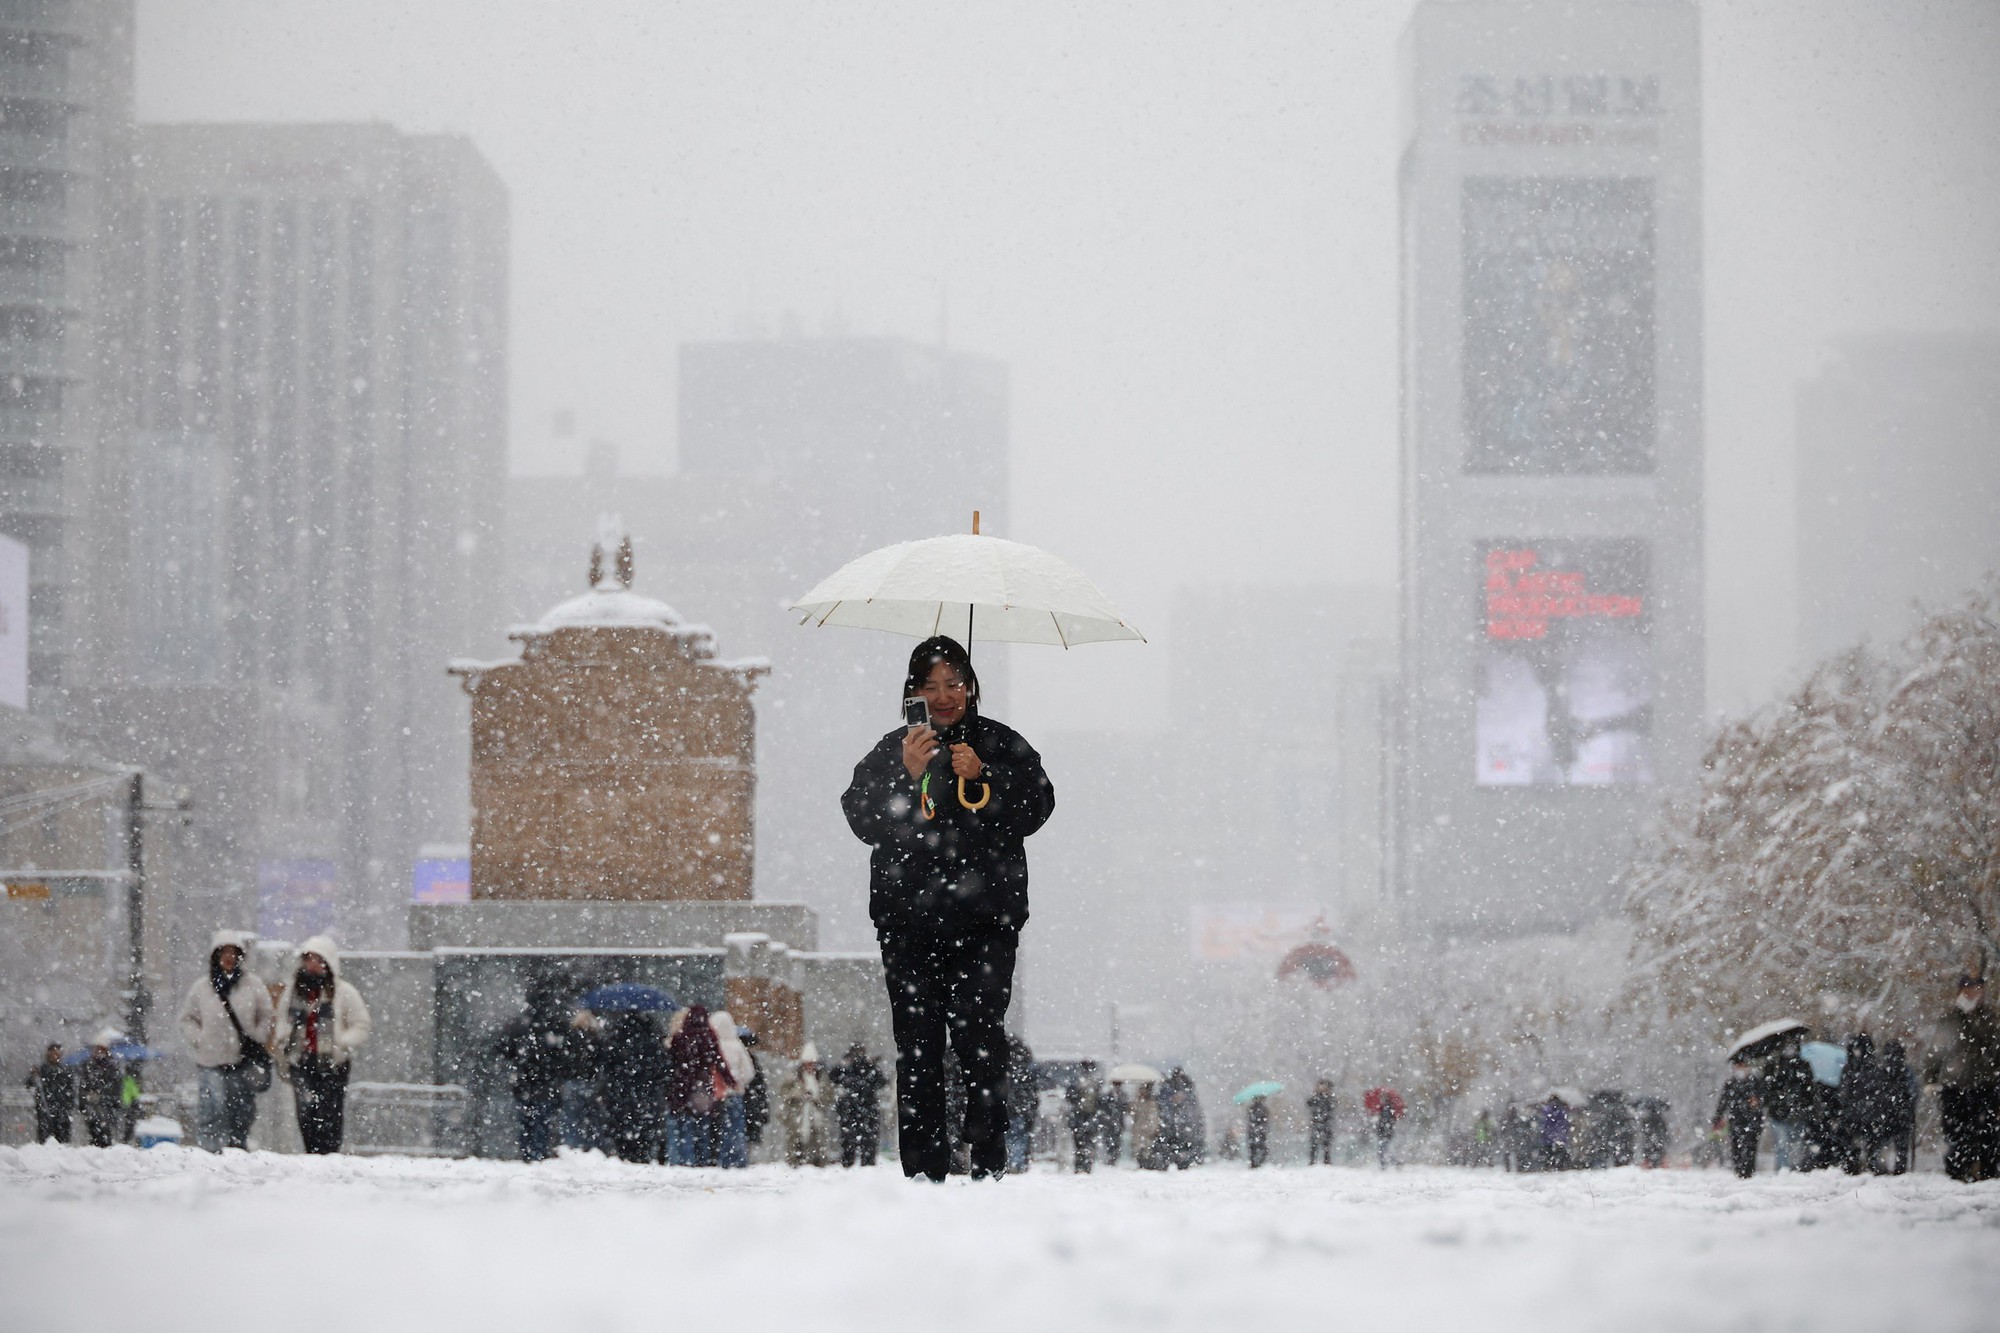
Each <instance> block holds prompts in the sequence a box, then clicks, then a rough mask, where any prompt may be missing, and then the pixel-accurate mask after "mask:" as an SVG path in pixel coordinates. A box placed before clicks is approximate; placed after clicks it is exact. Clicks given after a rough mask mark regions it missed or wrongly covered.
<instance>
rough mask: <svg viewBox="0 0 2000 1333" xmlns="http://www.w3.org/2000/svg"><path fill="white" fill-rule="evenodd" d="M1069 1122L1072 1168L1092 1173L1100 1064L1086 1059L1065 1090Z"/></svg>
mask: <svg viewBox="0 0 2000 1333" xmlns="http://www.w3.org/2000/svg"><path fill="white" fill-rule="evenodd" d="M1063 1113H1064V1119H1065V1120H1066V1121H1067V1122H1068V1124H1069V1141H1070V1149H1071V1151H1070V1169H1071V1170H1073V1171H1075V1172H1076V1173H1077V1174H1078V1175H1089V1174H1090V1169H1091V1167H1092V1166H1093V1165H1095V1164H1096V1162H1097V1066H1096V1065H1094V1064H1092V1063H1090V1062H1089V1061H1087V1060H1086V1061H1085V1062H1084V1064H1083V1068H1081V1069H1080V1070H1078V1071H1077V1074H1076V1077H1074V1078H1072V1079H1071V1080H1070V1084H1069V1087H1068V1088H1067V1089H1066V1090H1065V1091H1064V1093H1063Z"/></svg>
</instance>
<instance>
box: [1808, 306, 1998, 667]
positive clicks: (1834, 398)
mask: <svg viewBox="0 0 2000 1333" xmlns="http://www.w3.org/2000/svg"><path fill="white" fill-rule="evenodd" d="M1796 475H1797V479H1798V480H1797V487H1798V495H1797V506H1798V558H1799V650H1800V657H1801V661H1802V665H1804V666H1808V667H1809V666H1810V665H1811V664H1812V663H1814V662H1817V661H1820V660H1822V659H1823V658H1826V657H1829V656H1831V655H1833V654H1835V653H1838V652H1841V651H1843V650H1845V649H1847V648H1850V647H1852V646H1853V645H1854V644H1855V643H1857V642H1859V641H1860V640H1862V639H1864V638H1867V639H1871V640H1873V641H1874V642H1875V644H1876V645H1877V646H1883V647H1886V646H1888V645H1890V644H1893V643H1894V642H1896V640H1898V639H1899V638H1901V637H1902V635H1904V634H1905V633H1907V632H1909V630H1911V629H1912V628H1914V627H1915V625H1916V622H1917V612H1916V604H1917V603H1918V602H1920V601H1921V602H1923V603H1926V604H1927V605H1929V606H1932V607H1938V606H1942V605H1944V604H1945V603H1947V602H1951V601H1954V600H1956V599H1957V598H1958V597H1960V596H1961V595H1963V593H1964V592H1965V591H1966V589H1968V588H1972V587H1974V586H1976V585H1978V584H1979V583H1980V582H1981V581H1982V580H1983V579H1986V578H1988V577H1989V576H1991V575H1993V574H1994V573H1996V572H2000V333H1995V332H1979V333H1907V334H1886V333H1885V334H1878V335H1874V336H1871V337H1856V338H1846V339H1842V340H1841V341H1839V342H1837V343H1835V344H1834V345H1833V347H1832V348H1831V349H1830V354H1829V356H1828V359H1827V362H1826V364H1825V365H1824V366H1823V367H1822V368H1821V369H1820V371H1819V373H1818V374H1817V375H1815V376H1813V377H1812V378H1811V379H1810V380H1807V381H1806V382H1805V383H1804V384H1802V385H1800V386H1799V392H1798V470H1797V474H1796Z"/></svg>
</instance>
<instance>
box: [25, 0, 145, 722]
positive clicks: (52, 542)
mask: <svg viewBox="0 0 2000 1333" xmlns="http://www.w3.org/2000/svg"><path fill="white" fill-rule="evenodd" d="M131 152H132V5H131V3H130V0H106V3H102V4H11V5H7V6H5V7H4V8H0V533H5V534H7V535H8V536H11V537H14V538H17V539H18V540H20V541H22V542H24V543H26V545H27V547H28V552H29V563H28V569H29V578H30V581H31V587H30V633H31V636H32V639H31V644H30V652H29V682H30V688H31V690H32V696H31V700H30V702H31V706H32V707H33V708H34V709H35V710H37V711H50V710H54V711H61V710H62V709H63V708H64V707H65V704H66V702H67V701H66V700H65V698H64V697H63V695H62V693H61V687H62V686H63V685H64V684H66V683H71V682H72V680H73V678H74V677H75V676H76V675H78V674H79V671H80V673H81V674H83V675H90V674H92V672H93V670H94V667H95V663H96V660H97V658H98V656H99V654H100V653H101V652H102V651H103V650H104V649H105V648H106V647H107V646H108V645H115V643H116V641H117V638H118V632H117V629H116V627H115V620H116V617H115V614H109V613H113V612H115V610H116V608H117V607H118V606H119V605H120V604H121V601H122V599H121V597H120V593H121V592H122V588H121V587H120V586H119V582H118V579H117V577H116V568H115V566H114V567H112V568H107V567H106V566H105V565H104V563H103V562H102V561H101V560H100V559H99V558H98V557H99V555H100V554H101V550H100V547H99V545H98V543H97V537H98V533H99V531H100V530H101V521H100V518H99V504H98V499H99V495H100V492H101V488H102V487H103V486H104V485H106V484H107V483H110V482H113V481H114V480H115V477H116V468H115V464H114V463H113V462H112V459H111V455H112V454H113V453H115V452H116V451H115V448H113V447H112V446H113V444H114V442H115V441H116V439H117V438H118V437H119V436H120V435H121V434H122V431H123V427H124V422H123V420H122V419H121V418H122V413H121V410H120V402H119V397H118V393H119V389H120V375H119V371H120V367H121V365H122V355H123V344H122V343H121V342H119V341H118V339H117V328H116V314H117V311H118V306H117V299H118V297H119V295H120V294H121V292H122V288H123V276H122V272H121V267H120V266H121V263H122V261H123V258H124V255H123V252H122V250H121V249H120V248H119V247H118V246H117V245H116V243H115V240H116V234H117V227H118V223H119V219H120V216H121V213H122V210H123V208H124V205H125V190H126V188H127V185H128V183H129V179H130V174H131ZM79 658H82V659H83V661H82V662H81V663H79V662H78V659H79Z"/></svg>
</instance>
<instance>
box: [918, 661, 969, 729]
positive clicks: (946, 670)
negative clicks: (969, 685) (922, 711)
mask: <svg viewBox="0 0 2000 1333" xmlns="http://www.w3.org/2000/svg"><path fill="white" fill-rule="evenodd" d="M923 696H924V706H925V707H927V708H929V709H930V710H931V725H932V726H934V727H949V726H951V725H952V724H953V723H955V722H957V721H958V720H959V719H960V718H962V717H964V716H965V698H966V690H965V678H964V677H963V676H961V675H959V674H958V671H957V669H956V668H954V667H953V666H952V664H951V663H949V662H936V663H933V664H932V665H931V674H930V675H928V676H926V677H925V678H924V688H923Z"/></svg>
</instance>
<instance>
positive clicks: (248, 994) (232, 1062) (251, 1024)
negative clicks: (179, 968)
mask: <svg viewBox="0 0 2000 1333" xmlns="http://www.w3.org/2000/svg"><path fill="white" fill-rule="evenodd" d="M249 950H250V937H249V936H247V935H245V934H244V933H243V932H241V931H236V930H218V931H216V932H215V935H214V936H213V938H211V939H210V941H209V951H208V968H207V974H206V975H205V976H201V977H198V978H196V979H195V982H194V985H193V986H191V987H190V988H189V989H188V994H187V999H186V1000H184V1001H183V1002H182V1004H181V1012H180V1030H181V1036H182V1038H184V1039H185V1040H186V1042H187V1044H188V1045H189V1047H191V1048H192V1049H193V1052H194V1061H195V1066H196V1068H195V1082H196V1087H197V1089H198V1092H199V1099H198V1101H197V1103H196V1110H195V1143H196V1144H197V1145H198V1146H200V1147H202V1148H205V1149H207V1150H208V1151H209V1152H220V1151H222V1149H224V1148H243V1147H246V1146H248V1143H249V1138H250V1127H251V1125H252V1124H253V1123H255V1121H256V1118H257V1094H258V1093H260V1092H263V1091H264V1090H266V1089H267V1088H269V1087H270V1086H271V1054H270V1052H269V1050H267V1049H266V1048H265V1045H264V1039H265V1034H267V1033H269V1032H270V1030H271V1017H272V1013H271V992H270V988H269V987H267V986H266V985H265V984H264V979H263V978H262V977H260V976H258V975H257V974H256V973H255V972H252V971H250V970H249V968H247V967H245V966H244V961H245V959H246V957H247V956H248V954H249Z"/></svg>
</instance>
